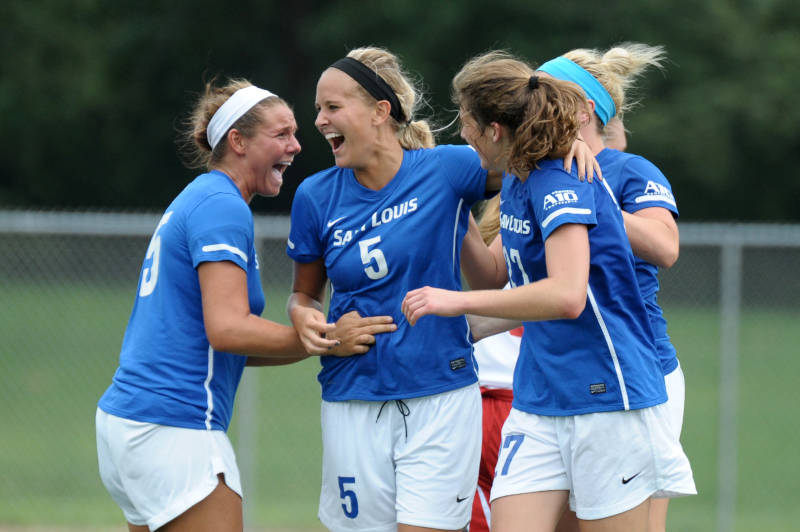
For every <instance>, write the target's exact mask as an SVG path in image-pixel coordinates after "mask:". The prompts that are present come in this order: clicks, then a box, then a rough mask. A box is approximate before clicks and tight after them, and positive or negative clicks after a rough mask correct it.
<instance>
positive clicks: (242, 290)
mask: <svg viewBox="0 0 800 532" xmlns="http://www.w3.org/2000/svg"><path fill="white" fill-rule="evenodd" d="M296 131H297V125H296V123H295V119H294V114H293V113H292V110H291V109H290V108H289V106H288V105H287V104H286V102H285V101H284V100H282V99H281V98H279V97H277V96H275V95H274V94H272V93H270V92H268V91H266V90H263V89H260V88H258V87H255V86H253V85H252V84H251V83H249V82H247V81H245V80H233V81H231V82H229V83H227V84H226V85H225V86H223V87H214V86H212V85H211V84H207V85H206V90H205V93H204V95H203V96H202V97H201V98H200V99H199V101H198V102H197V104H196V106H195V110H194V113H193V117H192V120H191V129H190V131H188V132H187V135H188V136H189V139H191V141H192V142H193V145H194V150H193V153H192V154H190V155H191V156H192V160H193V161H194V162H195V163H197V164H199V165H202V166H203V167H205V168H207V169H208V171H207V172H206V173H203V174H202V175H200V176H198V177H197V178H196V179H195V180H194V181H192V182H191V183H190V184H189V185H188V186H187V187H186V188H184V189H183V191H182V192H181V193H180V194H179V195H178V196H177V197H176V198H175V199H174V200H173V202H172V203H171V204H170V205H169V207H167V209H166V211H165V213H164V215H163V216H162V217H161V221H160V222H159V223H158V227H157V228H156V230H155V233H154V234H153V237H152V239H151V241H150V246H149V247H148V249H147V253H146V256H145V259H144V263H143V264H142V271H141V276H140V279H139V286H138V290H137V295H136V300H135V303H134V306H133V312H132V314H131V318H130V321H129V322H128V327H127V329H126V331H125V338H124V341H123V344H122V351H121V353H120V361H119V368H118V369H117V371H116V373H115V374H114V378H113V381H112V383H111V386H110V387H109V388H108V390H106V392H105V394H104V395H103V396H102V398H101V399H100V401H99V404H98V409H97V413H96V426H97V452H98V460H99V467H100V476H101V478H102V480H103V483H104V484H105V486H106V488H107V489H108V491H109V493H110V494H111V496H112V498H113V499H114V500H115V501H116V502H117V504H118V505H119V506H120V507H121V508H122V511H123V513H124V515H125V518H126V520H127V521H128V528H129V530H131V531H139V532H141V531H145V530H147V529H148V528H149V529H150V530H156V529H160V528H162V527H164V526H167V527H168V528H169V530H172V531H193V532H196V531H201V532H203V531H209V532H211V531H214V532H219V531H231V532H232V531H241V530H242V501H241V496H242V488H241V483H240V480H239V470H238V468H237V465H236V459H235V457H234V453H233V448H232V447H231V443H230V441H229V440H228V437H227V435H226V433H225V431H226V430H227V428H228V424H229V423H230V419H231V414H232V411H233V400H234V396H235V394H236V388H237V386H238V384H239V380H240V378H241V375H242V371H243V369H244V366H245V365H246V364H247V365H272V364H286V363H289V362H294V361H296V360H300V359H303V358H305V357H306V356H308V355H307V353H306V351H305V350H304V348H303V345H302V344H301V342H300V339H299V338H298V336H297V333H296V332H295V330H294V329H293V328H292V327H288V326H285V325H281V324H278V323H275V322H271V321H268V320H265V319H262V318H260V317H259V314H260V313H261V311H262V310H263V308H264V304H265V301H264V294H263V291H262V288H261V280H260V277H259V266H258V259H257V257H256V247H255V239H254V235H253V215H252V213H251V211H250V208H249V206H248V203H249V202H250V200H251V199H252V198H253V196H255V195H256V194H259V195H263V196H275V195H277V194H278V192H279V191H280V188H281V184H282V182H283V174H284V172H285V171H286V168H287V167H288V166H289V165H290V164H291V163H292V160H293V159H294V157H295V156H296V155H297V154H298V153H299V152H300V144H299V143H298V142H297V139H296V138H295V132H296ZM346 324H347V325H346ZM339 325H341V327H338V326H333V325H331V326H327V327H326V328H325V331H326V332H327V333H329V334H330V336H331V337H329V338H328V339H325V340H324V341H320V342H318V344H319V345H318V347H310V348H309V351H310V352H312V353H317V354H336V355H348V354H351V353H358V352H364V351H366V350H367V349H368V348H369V345H368V344H369V343H370V342H371V341H374V337H372V336H371V335H372V334H377V333H379V332H383V331H389V330H393V329H394V326H393V325H392V324H391V320H390V319H389V318H386V317H381V316H378V317H375V318H369V319H363V320H361V319H358V318H357V317H355V315H351V316H349V317H348V318H346V319H343V320H342V321H341V322H340V324H339ZM362 335H366V336H365V337H362ZM348 344H349V345H348Z"/></svg>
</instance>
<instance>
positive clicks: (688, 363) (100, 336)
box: [0, 282, 800, 532]
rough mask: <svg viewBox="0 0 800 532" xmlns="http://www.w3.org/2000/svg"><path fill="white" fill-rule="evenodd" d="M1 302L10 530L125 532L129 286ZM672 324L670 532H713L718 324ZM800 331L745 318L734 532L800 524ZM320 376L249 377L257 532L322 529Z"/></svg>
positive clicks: (0, 458) (239, 423)
mask: <svg viewBox="0 0 800 532" xmlns="http://www.w3.org/2000/svg"><path fill="white" fill-rule="evenodd" d="M268 288H269V287H265V289H267V300H268V309H269V310H268V312H267V314H266V315H267V316H268V317H271V318H273V319H276V320H278V321H282V322H284V323H285V322H286V321H287V320H286V318H285V314H284V310H283V309H284V303H285V300H286V295H287V294H286V292H285V288H282V289H281V290H275V291H270V290H268ZM0 294H2V305H0V338H2V339H3V349H2V356H0V401H2V404H3V409H2V412H3V414H2V416H3V418H2V429H1V430H2V432H0V527H2V526H10V525H28V526H33V525H35V526H69V527H74V528H89V527H102V526H116V525H119V526H120V530H122V529H124V527H123V526H122V525H123V521H122V514H121V512H120V511H119V510H118V508H117V507H116V506H115V505H114V503H113V502H112V501H111V499H110V497H109V496H108V495H107V494H106V492H105V490H104V488H103V486H102V485H101V483H100V480H99V478H98V475H97V462H96V455H95V442H94V412H95V407H96V402H97V399H98V398H99V396H100V395H101V394H102V392H103V391H104V390H105V388H106V387H107V385H108V383H109V382H110V379H111V376H112V374H113V372H114V369H115V367H116V363H117V356H118V350H119V345H120V342H121V340H122V333H123V331H124V328H125V325H126V322H127V319H128V313H129V311H130V306H131V303H132V300H133V288H132V287H131V286H129V285H128V284H125V285H124V286H119V285H107V284H106V285H103V284H81V283H74V284H68V283H58V284H56V283H52V284H50V283H38V284H36V285H29V286H10V283H5V282H4V283H1V284H0ZM665 313H666V315H667V318H668V320H669V322H670V333H671V335H672V337H673V339H674V342H675V345H676V347H677V348H678V353H679V356H680V360H681V364H682V365H683V368H684V372H685V374H686V384H687V394H686V416H685V424H684V429H683V435H684V436H683V441H684V447H685V449H686V452H687V454H688V455H689V458H690V460H691V462H692V466H693V468H694V473H695V480H696V482H697V487H698V490H699V491H700V494H699V495H698V496H696V497H689V498H686V499H679V500H677V501H674V502H673V503H672V507H671V510H670V517H669V527H668V528H669V529H670V530H680V531H687V532H690V531H698V532H700V531H703V532H705V531H709V530H715V529H716V518H717V515H716V491H717V484H716V483H717V480H716V478H717V477H716V474H717V453H716V447H717V439H718V418H719V389H718V369H719V317H718V314H717V312H716V311H715V310H714V309H701V308H683V307H680V308H679V307H667V308H666V309H665ZM798 323H800V310H797V309H795V310H793V311H788V310H785V311H767V310H745V311H743V313H742V325H741V339H740V357H741V362H740V378H739V384H740V391H739V418H738V446H739V454H738V466H737V467H738V498H737V513H736V518H735V519H736V530H740V531H750V530H758V531H759V532H773V531H774V532H779V531H786V532H788V531H790V530H792V531H793V530H796V529H797V522H799V521H800V505H797V504H796V500H797V493H798V480H797V479H798V478H800V456H799V455H798V453H797V443H798V440H799V439H800V424H799V423H798V416H797V415H796V414H794V413H793V405H794V403H795V394H796V385H797V375H798V373H800V358H799V357H798V356H797V354H798V348H797V346H798V345H800V327H798V326H797V324H798ZM316 371H317V362H316V361H314V360H309V361H306V362H303V363H300V364H296V365H293V366H287V367H277V368H258V369H253V368H251V369H248V372H249V373H248V375H247V376H246V379H247V380H248V381H249V382H248V388H247V390H248V391H249V392H252V395H247V396H246V397H239V399H238V401H239V404H238V407H237V412H236V414H235V416H234V423H233V425H232V426H231V430H230V435H231V439H232V440H233V441H234V443H239V442H240V440H246V441H249V442H251V445H253V446H254V452H253V454H252V463H250V461H249V460H250V458H249V455H248V456H243V455H242V454H241V453H240V456H239V459H240V466H241V467H242V469H243V471H242V473H243V477H244V480H245V486H244V487H245V490H246V495H247V497H248V499H249V504H248V506H247V512H248V514H247V517H248V519H249V521H250V524H251V525H252V526H254V527H260V528H292V529H319V528H320V525H319V523H318V521H317V519H316V505H317V500H318V484H319V476H320V471H319V470H320V457H321V448H320V441H319V439H320V436H319V387H318V384H317V382H316V378H315V376H316ZM248 405H249V406H251V407H250V408H248V409H247V411H246V412H245V411H244V409H245V407H246V406H248ZM245 425H246V426H245ZM245 468H246V469H245Z"/></svg>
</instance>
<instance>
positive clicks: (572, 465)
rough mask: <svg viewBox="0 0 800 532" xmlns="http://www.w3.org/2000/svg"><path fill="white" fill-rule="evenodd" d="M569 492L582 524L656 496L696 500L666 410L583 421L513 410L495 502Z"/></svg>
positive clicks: (506, 429)
mask: <svg viewBox="0 0 800 532" xmlns="http://www.w3.org/2000/svg"><path fill="white" fill-rule="evenodd" d="M550 490H568V491H569V492H570V494H569V503H570V509H572V510H573V511H575V512H576V513H577V515H578V517H579V518H580V519H602V518H605V517H610V516H613V515H617V514H620V513H623V512H626V511H628V510H631V509H633V508H635V507H636V506H638V505H639V504H641V503H642V502H644V501H645V500H647V499H648V498H649V497H651V496H661V497H679V496H683V495H692V494H695V493H697V490H696V489H695V485H694V480H693V478H692V470H691V467H690V465H689V460H688V459H687V458H686V455H685V454H684V452H683V449H682V448H681V446H680V444H679V443H678V442H677V441H676V440H675V439H674V438H673V433H672V429H671V426H670V422H669V412H668V409H667V406H666V403H665V404H661V405H658V406H654V407H650V408H643V409H641V410H628V411H618V412H600V413H595V414H584V415H578V416H563V417H561V416H558V417H554V416H539V415H536V414H529V413H526V412H522V411H520V410H517V409H514V408H512V409H511V414H509V416H508V419H507V420H506V423H505V425H504V426H503V439H502V445H501V447H500V454H499V457H498V461H497V469H496V472H495V479H494V484H493V486H492V494H491V499H492V500H495V499H499V498H500V497H505V496H507V495H516V494H521V493H534V492H539V491H550Z"/></svg>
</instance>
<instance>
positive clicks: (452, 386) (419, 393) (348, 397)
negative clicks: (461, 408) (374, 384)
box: [322, 375, 478, 402]
mask: <svg viewBox="0 0 800 532" xmlns="http://www.w3.org/2000/svg"><path fill="white" fill-rule="evenodd" d="M476 382H478V376H477V375H473V377H472V379H470V380H467V381H465V382H450V383H447V385H445V386H437V387H435V388H431V389H427V390H415V391H413V392H407V393H401V392H398V393H393V394H389V395H374V394H369V395H362V394H338V395H337V394H333V395H331V394H326V393H324V392H323V394H322V400H323V401H329V402H339V401H393V400H395V399H414V398H417V397H427V396H429V395H436V394H440V393H444V392H450V391H453V390H458V389H459V388H466V387H467V386H470V385H472V384H475V383H476Z"/></svg>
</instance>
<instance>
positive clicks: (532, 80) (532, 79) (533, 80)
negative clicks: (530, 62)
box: [528, 74, 539, 90]
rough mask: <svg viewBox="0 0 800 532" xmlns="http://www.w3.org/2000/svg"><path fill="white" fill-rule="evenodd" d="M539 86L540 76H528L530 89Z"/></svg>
mask: <svg viewBox="0 0 800 532" xmlns="http://www.w3.org/2000/svg"><path fill="white" fill-rule="evenodd" d="M538 86H539V76H537V75H535V74H534V75H533V76H531V77H530V78H528V89H530V90H534V89H535V88H536V87H538Z"/></svg>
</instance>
